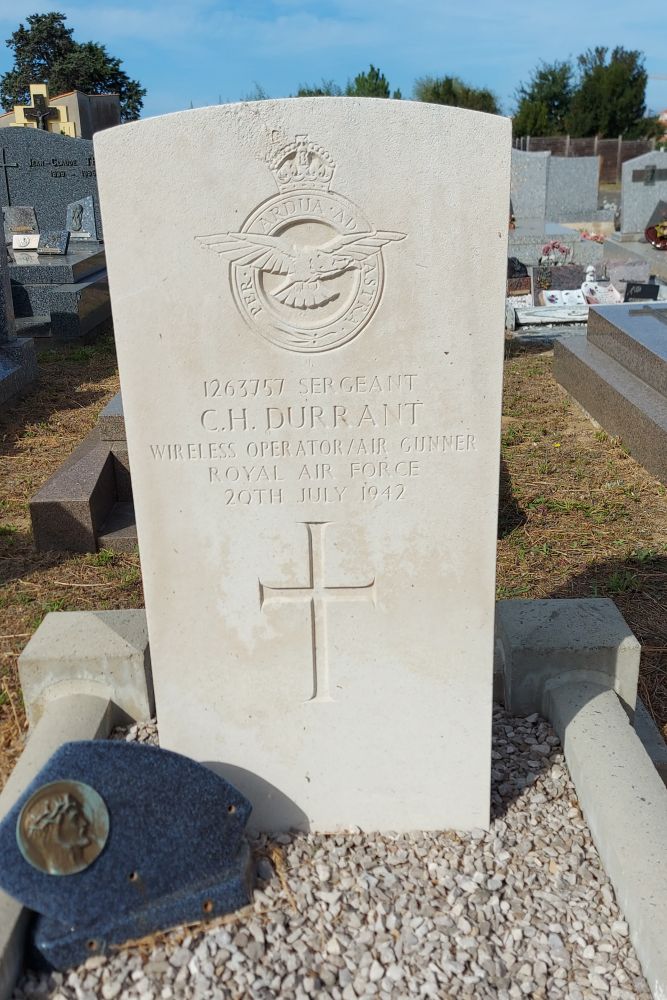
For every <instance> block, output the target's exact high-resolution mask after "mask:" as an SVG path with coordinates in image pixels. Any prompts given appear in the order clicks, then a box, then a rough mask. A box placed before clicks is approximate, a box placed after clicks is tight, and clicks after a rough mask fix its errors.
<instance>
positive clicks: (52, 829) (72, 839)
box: [16, 781, 109, 875]
mask: <svg viewBox="0 0 667 1000" xmlns="http://www.w3.org/2000/svg"><path fill="white" fill-rule="evenodd" d="M108 836H109V813H108V811H107V807H106V805H105V804H104V800H103V799H102V797H101V796H100V795H99V794H98V793H97V792H96V791H95V789H94V788H91V787H90V785H85V784H84V783H83V782H82V781H51V782H49V784H48V785H42V787H41V788H38V789H37V791H36V792H34V794H33V795H31V796H30V798H29V799H28V801H27V802H26V804H25V805H24V806H23V809H22V810H21V813H20V815H19V818H18V821H17V824H16V842H17V844H18V846H19V850H20V851H21V854H22V855H23V857H24V858H25V859H26V861H27V862H28V863H29V864H31V865H32V866H33V868H36V869H37V870H38V871H40V872H46V873H47V874H48V875H76V874H77V872H82V871H84V870H85V869H86V868H88V866H89V865H91V864H92V863H93V861H94V860H95V858H97V857H98V856H99V855H100V854H101V853H102V851H103V849H104V845H105V844H106V842H107V837H108Z"/></svg>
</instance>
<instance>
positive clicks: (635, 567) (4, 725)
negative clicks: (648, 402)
mask: <svg viewBox="0 0 667 1000" xmlns="http://www.w3.org/2000/svg"><path fill="white" fill-rule="evenodd" d="M508 351H509V354H508V358H507V361H506V382H505V405H504V413H505V417H504V420H503V448H502V453H503V475H502V482H501V509H500V519H499V549H498V597H499V598H502V597H583V596H605V597H606V596H609V597H612V598H613V600H614V601H615V602H616V604H617V605H618V607H619V609H620V610H621V612H622V613H623V615H624V616H625V618H626V619H627V621H628V622H629V624H630V626H631V627H632V629H633V630H634V632H635V634H636V635H637V636H638V638H639V639H640V640H641V642H642V644H643V646H644V653H643V657H642V671H641V680H640V684H641V695H642V697H643V698H644V700H645V701H646V703H647V705H648V706H649V708H650V710H651V712H652V713H653V715H654V717H655V718H656V720H657V721H658V723H659V724H660V726H661V727H663V731H664V732H665V733H666V734H667V616H666V612H665V607H666V600H665V598H666V597H667V546H666V545H665V540H666V539H667V490H666V489H665V487H664V486H662V485H661V484H660V483H658V482H657V481H656V480H655V479H653V478H652V477H651V476H650V475H648V473H647V472H646V471H645V470H644V469H642V467H641V466H639V465H638V464H637V463H636V462H635V461H634V460H633V459H632V458H631V457H630V456H629V455H628V454H627V453H626V451H625V450H624V449H623V447H622V444H621V443H620V442H618V441H613V440H610V439H608V438H607V436H606V435H605V434H604V433H602V432H600V431H596V430H595V428H594V427H593V426H592V425H591V423H590V422H589V421H588V420H587V419H586V418H585V417H584V416H583V414H582V413H581V412H580V411H579V410H578V408H577V407H576V405H575V404H574V403H573V402H572V401H571V400H570V399H569V398H568V397H567V396H566V395H565V394H564V393H563V392H562V390H560V388H559V387H558V386H557V385H556V383H555V382H554V381H553V378H552V376H551V363H552V354H551V352H535V351H531V350H529V349H518V350H517V349H512V350H509V349H508ZM40 372H41V375H40V383H39V387H38V389H37V391H36V392H33V393H31V394H30V395H28V396H27V397H26V398H25V399H24V400H22V401H21V402H19V403H18V404H17V405H15V406H14V407H11V408H9V409H8V410H7V412H6V413H5V414H4V415H2V416H0V785H2V783H3V782H4V779H5V778H6V776H7V774H8V773H9V771H10V770H11V767H12V766H13V763H14V761H15V760H16V757H17V756H18V754H19V753H20V751H21V749H22V746H23V742H24V739H25V734H26V724H25V714H24V711H23V705H22V701H21V693H20V687H19V684H18V675H17V659H18V655H19V653H20V652H21V650H22V649H23V647H24V646H25V644H26V643H27V641H28V639H29V637H30V636H31V635H32V633H33V632H34V631H35V629H36V628H37V626H38V625H39V623H40V621H41V620H42V618H43V617H44V615H45V614H46V613H47V612H48V611H54V610H61V609H62V610H84V609H88V608H97V609H100V608H128V607H141V606H142V604H143V598H142V592H141V581H140V573H139V561H138V557H137V556H136V555H135V556H127V555H111V554H110V553H104V552H102V553H97V554H96V555H68V554H66V553H43V554H38V553H36V552H35V550H34V548H33V544H32V536H31V531H30V517H29V512H28V501H29V499H30V497H31V496H32V495H33V494H34V493H35V492H36V491H37V490H38V489H39V487H40V486H41V485H42V484H43V483H44V482H45V481H46V480H47V479H48V478H49V476H51V475H52V474H53V473H54V472H55V470H56V469H57V468H58V466H59V465H60V464H61V463H62V462H63V460H64V459H65V458H66V457H67V456H68V455H69V454H70V453H71V452H72V451H73V450H74V448H75V446H76V445H77V444H78V443H79V442H80V441H81V439H82V438H83V437H84V436H85V434H86V433H87V432H88V431H89V430H90V429H91V428H92V427H93V425H94V424H95V421H96V418H97V415H98V413H99V411H100V410H101V408H102V406H103V405H104V404H105V403H106V402H107V401H108V400H109V399H110V398H111V396H112V395H113V394H114V393H115V392H116V391H117V389H118V378H117V372H116V364H115V356H114V351H113V342H112V340H111V336H110V335H109V334H108V335H107V336H106V337H103V338H102V339H100V340H98V341H96V343H95V344H94V345H93V346H90V347H75V348H70V349H68V350H65V351H64V352H60V353H58V354H51V355H44V356H42V358H41V359H40Z"/></svg>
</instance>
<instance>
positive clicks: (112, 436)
mask: <svg viewBox="0 0 667 1000" xmlns="http://www.w3.org/2000/svg"><path fill="white" fill-rule="evenodd" d="M97 424H98V426H99V429H100V438H101V440H102V441H125V440H126V438H125V416H124V414H123V397H122V396H121V394H120V392H117V393H116V395H115V396H114V397H113V398H112V399H110V400H109V402H108V403H107V405H106V406H105V407H104V409H103V410H102V412H101V413H100V415H99V417H98V418H97Z"/></svg>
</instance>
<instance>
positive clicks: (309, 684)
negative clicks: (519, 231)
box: [95, 98, 510, 831]
mask: <svg viewBox="0 0 667 1000" xmlns="http://www.w3.org/2000/svg"><path fill="white" fill-rule="evenodd" d="M174 142H177V143H178V146H179V149H181V150H182V151H183V153H182V155H180V156H178V157H174V156H168V155H166V153H167V151H168V150H171V149H173V148H174ZM95 149H96V157H97V162H98V169H99V179H100V193H101V199H102V205H103V211H104V221H105V236H106V239H107V251H108V255H109V257H108V259H109V269H110V280H111V283H112V288H113V295H114V327H115V334H116V342H117V346H118V352H119V363H120V370H121V378H122V381H123V402H124V410H125V419H126V428H127V439H128V447H129V453H130V463H131V467H132V477H133V493H134V499H135V507H136V514H137V528H138V537H139V545H140V548H141V554H142V570H143V578H144V585H145V589H146V608H147V615H148V623H149V630H150V636H151V658H152V663H153V670H154V680H155V687H156V700H157V706H158V714H159V718H160V739H161V742H162V744H163V745H165V746H167V747H168V748H170V749H176V750H179V751H180V752H182V753H186V754H188V755H189V756H192V757H194V758H195V759H197V760H201V761H205V762H207V763H209V764H210V765H211V766H213V767H214V768H215V769H216V770H218V771H219V773H221V774H222V775H223V776H225V777H227V778H228V779H229V780H230V781H232V782H233V784H235V785H236V786H237V787H238V788H239V789H240V790H241V791H242V792H243V794H245V795H247V797H248V798H249V799H250V801H251V802H252V804H253V816H252V818H251V821H250V825H251V827H253V828H254V829H264V830H272V831H276V830H281V829H288V828H290V827H301V828H304V827H305V828H310V829H313V830H320V831H332V830H337V829H344V828H347V827H349V826H350V825H357V826H360V827H362V828H365V829H369V830H382V829H385V830H409V829H429V828H430V829H433V828H436V829H440V828H447V827H458V828H469V827H473V826H484V825H486V824H487V823H488V817H489V783H490V781H489V779H490V707H491V688H492V685H491V677H492V648H493V619H494V561H495V544H496V522H497V499H498V461H499V458H498V456H499V435H500V390H501V371H502V355H503V305H504V293H505V275H506V266H507V242H506V240H507V226H508V219H507V203H508V198H509V161H510V123H509V122H508V121H507V120H506V119H503V118H500V117H497V116H490V115H481V114H479V113H476V112H471V111H464V110H460V109H453V108H442V107H437V106H435V105H428V104H416V103H409V102H403V103H402V102H398V101H394V102H389V101H378V100H362V99H351V98H341V99H336V98H326V99H317V98H307V99H299V100H286V101H267V102H261V103H260V104H240V105H228V106H221V107H214V108H209V109H205V110H202V111H197V112H194V113H193V112H186V113H183V114H179V115H170V116H168V117H165V118H154V119H150V120H147V121H144V122H141V123H136V124H130V125H125V126H123V127H122V128H120V129H110V130H107V131H105V132H103V133H98V135H96V137H95ZM163 152H164V154H165V156H164V161H162V160H161V162H163V167H162V168H161V169H160V171H159V174H158V175H156V174H155V172H154V170H153V168H152V164H153V163H154V162H155V157H156V155H157V156H160V157H161V156H162V153H163ZM119 162H122V163H123V164H124V168H125V170H126V171H127V176H128V178H129V179H130V181H131V183H129V184H127V185H120V184H119V183H118V171H117V164H118V163H119ZM480 164H481V165H482V169H480ZM193 178H195V179H198V182H196V183H193ZM185 188H187V189H188V192H189V193H188V199H187V211H186V212H183V211H179V212H178V213H172V212H169V211H167V210H165V209H166V207H167V206H169V205H170V204H172V203H176V202H179V203H180V201H181V196H182V191H183V190H184V189H185ZM473 192H474V194H473ZM480 217H481V218H484V220H485V226H484V228H483V230H481V229H480V226H479V219H480ZM148 232H150V234H151V240H152V241H154V242H157V244H158V245H159V246H160V247H161V254H162V262H161V266H160V268H159V271H158V270H156V268H155V267H154V263H153V262H152V261H151V260H150V259H149V257H148V256H147V255H146V253H145V245H146V235H147V233H148ZM489 233H492V234H493V236H494V238H493V239H490V238H489ZM482 286H483V287H484V288H485V295H484V297H483V300H481V299H480V298H479V296H478V295H477V293H476V289H478V288H479V287H482ZM137 288H139V289H141V294H140V295H138V296H137V294H136V289H137ZM193 302H196V303H197V308H196V310H194V311H193V309H192V303H193ZM138 331H141V336H140V337H139V336H137V332H138ZM480 357H483V358H484V364H483V365H480ZM149 362H150V363H149ZM166 401H168V404H169V405H168V406H167V405H165V404H166ZM186 664H187V683H185V682H184V677H183V671H184V666H185V665H186Z"/></svg>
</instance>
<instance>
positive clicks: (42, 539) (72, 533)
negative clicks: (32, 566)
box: [30, 431, 115, 552]
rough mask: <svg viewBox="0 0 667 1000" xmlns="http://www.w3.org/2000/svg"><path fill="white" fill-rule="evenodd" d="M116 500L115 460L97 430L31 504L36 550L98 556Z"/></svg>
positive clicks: (39, 491) (45, 485) (43, 487)
mask: <svg viewBox="0 0 667 1000" xmlns="http://www.w3.org/2000/svg"><path fill="white" fill-rule="evenodd" d="M114 499H115V480H114V465H113V456H112V455H111V452H110V450H109V446H108V444H106V443H105V442H101V441H100V440H99V432H96V431H93V432H91V434H89V435H88V437H87V438H85V439H84V441H83V442H82V443H81V445H79V447H78V448H77V449H76V451H75V452H74V453H73V454H72V455H71V456H70V458H69V459H68V460H67V462H65V463H64V464H63V465H62V466H61V467H60V469H59V470H58V471H57V473H56V474H55V475H54V476H52V477H51V478H50V479H49V480H48V481H47V482H46V483H45V484H44V486H42V488H41V489H40V490H38V492H37V493H36V494H35V495H34V496H33V497H32V498H31V500H30V517H31V519H32V530H33V535H34V539H35V545H36V546H37V549H38V550H39V551H43V550H49V549H58V550H64V551H69V552H95V551H96V548H97V533H98V531H99V528H100V527H101V525H102V523H103V522H104V521H105V519H106V518H107V516H108V514H109V512H110V510H111V507H112V506H113V503H114Z"/></svg>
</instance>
